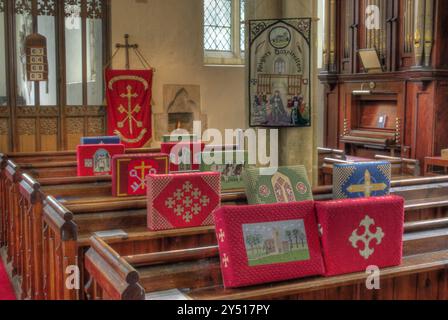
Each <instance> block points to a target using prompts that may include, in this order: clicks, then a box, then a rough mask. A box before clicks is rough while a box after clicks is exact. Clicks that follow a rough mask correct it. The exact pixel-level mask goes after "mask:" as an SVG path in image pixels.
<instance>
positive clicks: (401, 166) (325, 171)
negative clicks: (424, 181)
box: [319, 155, 420, 185]
mask: <svg viewBox="0 0 448 320" xmlns="http://www.w3.org/2000/svg"><path fill="white" fill-rule="evenodd" d="M379 160H381V161H388V162H390V163H391V165H392V179H394V180H403V179H413V178H415V177H419V176H420V165H419V161H418V160H414V159H405V158H396V157H388V156H382V155H376V156H375V159H372V160H371V161H379ZM351 163H353V161H350V160H347V159H346V160H343V159H339V158H329V157H326V158H324V159H323V162H322V165H321V166H319V175H320V177H321V178H320V181H323V182H322V183H324V184H321V183H319V185H332V184H333V166H334V165H335V164H351Z"/></svg>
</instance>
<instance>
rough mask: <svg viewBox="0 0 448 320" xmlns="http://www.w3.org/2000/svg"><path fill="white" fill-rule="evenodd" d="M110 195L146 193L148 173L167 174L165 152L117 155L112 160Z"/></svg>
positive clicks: (122, 195) (121, 195)
mask: <svg viewBox="0 0 448 320" xmlns="http://www.w3.org/2000/svg"><path fill="white" fill-rule="evenodd" d="M112 162H113V166H112V168H113V170H112V195H113V196H114V197H129V196H143V195H146V176H147V175H148V174H167V173H168V169H169V158H168V155H167V154H162V153H159V154H136V155H118V156H115V157H114V158H113V160H112Z"/></svg>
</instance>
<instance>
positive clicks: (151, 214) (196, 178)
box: [146, 172, 221, 230]
mask: <svg viewBox="0 0 448 320" xmlns="http://www.w3.org/2000/svg"><path fill="white" fill-rule="evenodd" d="M146 181H147V188H148V228H149V229H150V230H168V229H179V228H190V227H198V226H209V225H213V215H212V213H213V211H215V210H216V209H217V208H219V206H220V202H221V177H220V174H219V173H215V172H198V173H179V174H168V175H154V174H149V175H148V176H147V180H146Z"/></svg>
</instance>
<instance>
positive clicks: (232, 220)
mask: <svg viewBox="0 0 448 320" xmlns="http://www.w3.org/2000/svg"><path fill="white" fill-rule="evenodd" d="M215 224H216V237H217V239H218V243H219V252H220V257H221V269H222V275H223V280H224V286H225V287H227V288H235V287H244V286H250V285H256V284H261V283H268V282H276V281H283V280H289V279H296V278H300V277H307V276H312V275H322V274H324V265H323V259H322V253H321V248H320V243H319V234H318V228H317V222H316V217H315V212H314V203H313V202H312V201H305V202H302V203H297V202H294V203H288V204H268V205H254V206H230V207H222V208H221V209H219V210H217V211H216V213H215Z"/></svg>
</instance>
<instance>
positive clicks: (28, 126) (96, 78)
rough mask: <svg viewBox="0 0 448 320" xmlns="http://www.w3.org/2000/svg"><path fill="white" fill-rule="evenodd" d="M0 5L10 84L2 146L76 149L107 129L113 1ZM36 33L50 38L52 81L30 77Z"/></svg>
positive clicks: (0, 129)
mask: <svg viewBox="0 0 448 320" xmlns="http://www.w3.org/2000/svg"><path fill="white" fill-rule="evenodd" d="M0 3H1V4H2V6H1V8H2V10H3V11H4V21H3V22H4V26H5V30H4V31H3V34H2V36H4V37H5V46H3V45H2V49H3V50H5V56H6V60H5V61H6V63H5V67H6V69H5V72H6V74H7V79H5V80H6V83H7V84H8V85H7V90H6V91H7V94H5V96H6V97H3V95H2V93H1V91H0V106H1V107H0V150H1V151H22V152H32V151H54V150H71V149H74V148H75V147H76V145H77V144H78V142H79V138H80V137H82V136H86V135H101V134H104V133H105V127H106V124H105V108H104V98H103V92H104V90H103V86H104V81H103V65H104V63H105V61H107V60H108V55H109V48H110V44H109V42H108V37H107V34H108V28H109V25H108V16H109V15H108V12H109V6H110V5H109V0H57V1H56V0H0ZM1 22H2V21H0V23H1ZM1 31H2V30H1V29H0V32H1ZM32 33H39V34H42V35H43V36H45V37H46V40H47V50H48V62H49V70H48V71H49V79H48V81H46V82H29V81H27V79H26V57H25V55H24V54H25V52H24V50H25V47H24V39H25V38H26V36H28V35H29V34H32ZM1 39H2V37H0V40H1ZM0 45H1V44H0ZM0 57H1V55H0ZM0 66H1V62H0ZM0 82H1V81H0ZM0 89H1V87H0ZM2 99H3V100H2ZM3 101H6V102H5V103H2V102H3Z"/></svg>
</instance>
